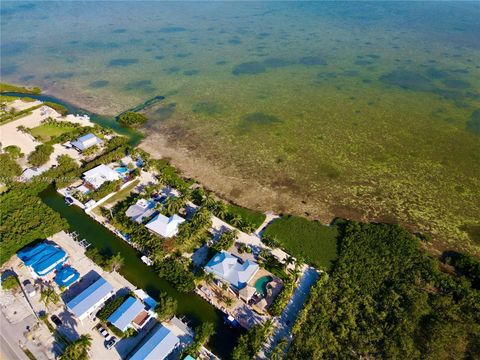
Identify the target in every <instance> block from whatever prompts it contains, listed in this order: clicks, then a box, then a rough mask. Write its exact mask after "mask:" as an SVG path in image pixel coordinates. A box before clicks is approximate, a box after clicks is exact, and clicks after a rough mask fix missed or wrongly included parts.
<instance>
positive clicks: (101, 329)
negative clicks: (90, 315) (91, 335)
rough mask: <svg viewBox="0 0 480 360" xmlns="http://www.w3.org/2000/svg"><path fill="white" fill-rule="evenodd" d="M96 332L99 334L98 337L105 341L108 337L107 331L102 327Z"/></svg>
mask: <svg viewBox="0 0 480 360" xmlns="http://www.w3.org/2000/svg"><path fill="white" fill-rule="evenodd" d="M97 330H98V332H99V333H100V335H102V336H103V337H104V338H105V339H106V338H108V337H109V336H110V334H109V333H108V331H107V330H106V329H105V328H104V327H103V326H99V327H98V328H97Z"/></svg>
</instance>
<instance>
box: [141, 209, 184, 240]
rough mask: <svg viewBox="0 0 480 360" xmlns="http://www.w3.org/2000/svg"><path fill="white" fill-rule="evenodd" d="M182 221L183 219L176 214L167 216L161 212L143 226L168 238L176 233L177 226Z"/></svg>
mask: <svg viewBox="0 0 480 360" xmlns="http://www.w3.org/2000/svg"><path fill="white" fill-rule="evenodd" d="M183 222H185V219H184V218H182V217H181V216H178V215H177V214H174V215H172V216H170V217H169V218H168V217H166V216H165V215H163V214H158V215H157V216H155V217H154V218H153V219H152V220H151V221H150V222H149V223H147V225H145V226H146V227H147V228H148V229H150V230H152V231H153V232H155V233H157V234H158V235H160V236H163V237H165V238H169V237H172V236H175V235H177V233H178V227H179V225H180V224H181V223H183Z"/></svg>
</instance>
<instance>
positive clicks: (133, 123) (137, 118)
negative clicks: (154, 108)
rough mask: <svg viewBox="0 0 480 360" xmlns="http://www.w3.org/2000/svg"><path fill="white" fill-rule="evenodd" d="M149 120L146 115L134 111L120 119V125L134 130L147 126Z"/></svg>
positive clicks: (128, 112) (122, 115)
mask: <svg viewBox="0 0 480 360" xmlns="http://www.w3.org/2000/svg"><path fill="white" fill-rule="evenodd" d="M147 120H148V119H147V117H146V116H145V115H143V114H140V113H136V112H133V111H127V112H125V113H123V114H121V115H120V116H119V117H118V121H119V122H120V124H122V125H123V126H128V127H133V128H135V127H139V126H141V125H143V124H145V123H146V122H147Z"/></svg>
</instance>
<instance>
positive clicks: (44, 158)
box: [28, 144, 53, 166]
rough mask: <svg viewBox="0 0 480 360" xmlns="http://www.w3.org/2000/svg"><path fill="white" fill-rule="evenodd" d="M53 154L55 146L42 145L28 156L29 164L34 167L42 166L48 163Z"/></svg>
mask: <svg viewBox="0 0 480 360" xmlns="http://www.w3.org/2000/svg"><path fill="white" fill-rule="evenodd" d="M52 153H53V146H52V145H50V144H40V145H37V147H35V150H34V151H32V152H31V153H30V154H29V155H28V162H29V163H30V164H31V165H33V166H41V165H43V164H45V163H47V162H48V160H49V159H50V155H52Z"/></svg>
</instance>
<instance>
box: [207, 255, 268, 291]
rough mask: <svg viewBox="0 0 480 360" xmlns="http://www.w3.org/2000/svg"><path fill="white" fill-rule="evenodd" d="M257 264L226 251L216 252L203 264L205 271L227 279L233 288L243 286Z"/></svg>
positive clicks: (252, 274)
mask: <svg viewBox="0 0 480 360" xmlns="http://www.w3.org/2000/svg"><path fill="white" fill-rule="evenodd" d="M258 269H259V266H258V264H257V263H256V262H254V261H250V260H246V261H244V262H241V261H240V259H238V258H236V257H235V256H233V255H231V254H229V253H228V252H226V251H221V252H219V253H217V254H216V255H215V256H214V257H213V258H212V259H211V260H210V261H209V262H208V264H207V265H206V266H205V271H206V272H209V273H212V274H213V275H215V276H216V277H217V278H220V279H221V280H225V281H227V282H228V283H229V284H230V285H232V286H233V287H234V288H236V289H238V290H240V289H242V288H244V287H245V286H246V285H247V283H248V282H249V281H250V280H251V279H252V277H253V276H254V275H255V274H256V273H257V271H258Z"/></svg>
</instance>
